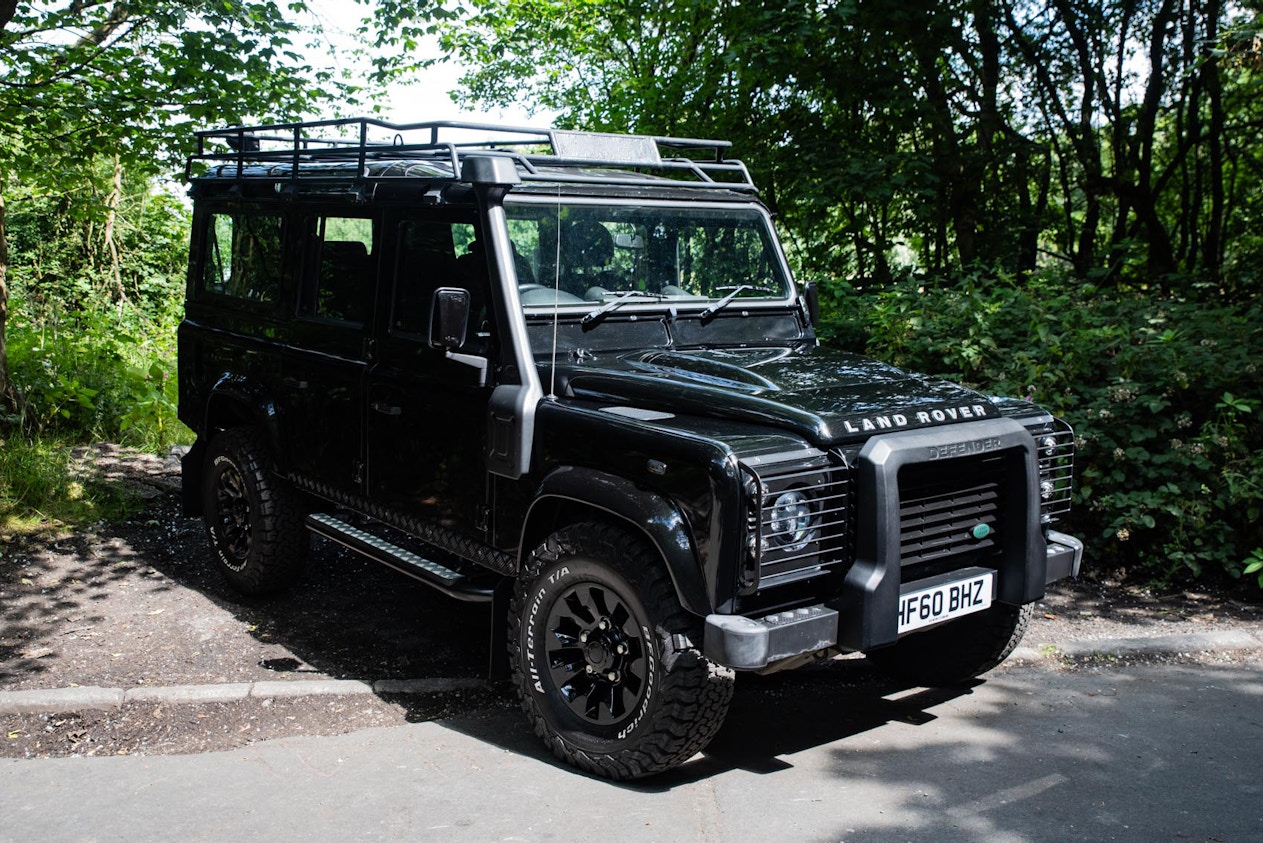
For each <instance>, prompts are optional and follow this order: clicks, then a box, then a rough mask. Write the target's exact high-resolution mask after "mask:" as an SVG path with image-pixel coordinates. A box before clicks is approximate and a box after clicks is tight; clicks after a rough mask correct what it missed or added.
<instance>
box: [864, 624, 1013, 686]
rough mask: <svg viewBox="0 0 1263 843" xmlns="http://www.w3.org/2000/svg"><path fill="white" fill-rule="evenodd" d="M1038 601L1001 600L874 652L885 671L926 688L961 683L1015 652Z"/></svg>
mask: <svg viewBox="0 0 1263 843" xmlns="http://www.w3.org/2000/svg"><path fill="white" fill-rule="evenodd" d="M1033 611H1034V604H1032V603H1027V604H1026V605H1025V606H1009V605H1005V604H1003V603H996V604H993V605H992V606H991V608H990V609H987V610H986V611H984V612H979V613H978V614H975V615H968V616H966V617H963V618H960V619H958V620H954V621H951V622H950V623H946V624H944V625H943V626H940V627H937V628H935V629H928V630H926V631H924V632H917V633H913V634H912V635H909V636H907V637H905V638H901V639H900V640H899V641H898V642H897V643H895V644H894V645H893V646H890V647H884V648H882V649H880V650H874V651H872V652H871V653H868V660H869V661H870V662H871V663H872V664H873V666H874V667H876V668H877V669H878V670H880V671H881V672H883V673H885V674H886V675H887V676H891V677H893V678H895V679H898V680H900V681H903V682H909V683H911V684H914V685H922V686H926V687H943V686H951V685H959V684H961V683H962V682H967V681H969V680H970V679H973V678H974V677H976V676H980V675H982V674H984V673H986V672H987V671H988V670H991V669H992V668H993V667H995V666H996V665H998V664H999V663H1000V662H1002V661H1004V660H1005V659H1007V658H1008V657H1009V653H1012V652H1013V650H1014V648H1016V647H1017V645H1018V644H1019V643H1020V642H1021V640H1022V636H1023V635H1025V634H1026V627H1027V626H1029V625H1030V622H1031V613H1032V612H1033Z"/></svg>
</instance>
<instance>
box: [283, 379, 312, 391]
mask: <svg viewBox="0 0 1263 843" xmlns="http://www.w3.org/2000/svg"><path fill="white" fill-rule="evenodd" d="M281 384H282V385H284V386H288V387H289V388H290V389H306V388H307V381H305V380H300V379H298V378H294V377H284V378H281Z"/></svg>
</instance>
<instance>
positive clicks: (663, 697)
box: [509, 523, 733, 779]
mask: <svg viewBox="0 0 1263 843" xmlns="http://www.w3.org/2000/svg"><path fill="white" fill-rule="evenodd" d="M700 634H701V631H700V626H699V625H698V623H697V621H696V619H695V618H693V617H692V616H691V615H690V614H689V613H687V612H685V611H684V610H683V609H682V608H681V606H680V604H679V601H678V599H677V598H676V594H675V589H674V588H673V587H672V585H671V582H670V579H669V578H668V577H667V575H666V572H665V571H664V570H663V569H662V565H661V562H660V561H659V559H658V558H657V556H656V554H654V552H653V551H652V550H651V549H650V548H649V547H647V546H646V545H645V544H644V543H643V542H641V541H639V540H638V539H637V538H635V537H634V536H632V535H631V534H629V533H626V532H624V531H623V530H621V529H619V528H617V527H614V526H611V525H606V524H600V523H586V524H576V525H573V526H571V527H568V528H566V529H564V530H561V531H560V532H558V533H555V534H553V535H552V536H550V537H549V538H548V540H547V541H545V542H544V543H543V544H542V545H540V546H539V547H538V548H537V549H536V550H535V551H534V552H533V553H532V554H531V556H530V559H529V560H528V562H527V566H526V568H525V570H523V572H522V576H521V578H520V579H519V581H518V586H517V590H516V593H515V595H514V601H513V605H512V606H511V608H510V628H509V650H510V656H511V661H512V666H513V674H514V677H513V678H514V684H515V686H516V688H517V692H518V697H519V699H520V700H521V703H522V707H523V709H524V710H525V711H526V714H527V716H528V717H529V718H530V720H531V722H532V724H533V725H534V727H535V733H536V734H538V735H539V736H540V737H541V738H543V739H544V743H545V744H547V745H548V747H549V748H550V749H551V750H552V751H553V753H554V754H555V755H556V756H557V757H559V758H561V759H562V760H564V761H566V762H567V763H570V764H573V765H574V766H576V767H579V768H580V769H583V770H586V771H588V772H590V773H596V774H598V775H601V776H606V777H608V778H612V779H632V778H639V777H641V776H647V775H650V774H653V773H658V772H662V771H664V770H668V769H670V768H672V767H675V766H678V765H680V764H682V763H684V762H685V761H687V760H688V759H689V758H691V757H692V756H693V755H694V754H696V753H697V752H698V751H699V750H701V749H702V747H704V746H705V745H706V744H707V743H709V742H710V740H711V738H712V737H714V735H715V733H716V732H717V731H718V730H719V727H720V725H721V724H722V722H723V719H724V715H725V714H726V713H727V711H728V703H729V701H730V699H731V698H732V683H733V680H732V674H731V672H730V671H727V670H725V669H722V668H719V667H717V666H715V665H713V664H711V663H710V662H709V661H707V660H706V659H705V658H704V657H703V656H702V655H701V653H700V652H699V651H698V649H697V644H695V643H694V642H698V643H700V640H701V639H700Z"/></svg>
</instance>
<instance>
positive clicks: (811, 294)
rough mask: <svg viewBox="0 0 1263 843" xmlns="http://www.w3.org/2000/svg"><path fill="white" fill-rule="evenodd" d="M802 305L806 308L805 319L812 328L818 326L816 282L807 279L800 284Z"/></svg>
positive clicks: (818, 297)
mask: <svg viewBox="0 0 1263 843" xmlns="http://www.w3.org/2000/svg"><path fill="white" fill-rule="evenodd" d="M802 299H803V306H804V307H806V308H807V321H808V322H810V323H811V327H812V328H819V327H820V290H819V289H818V288H817V287H816V282H814V281H808V282H807V283H805V284H803V286H802Z"/></svg>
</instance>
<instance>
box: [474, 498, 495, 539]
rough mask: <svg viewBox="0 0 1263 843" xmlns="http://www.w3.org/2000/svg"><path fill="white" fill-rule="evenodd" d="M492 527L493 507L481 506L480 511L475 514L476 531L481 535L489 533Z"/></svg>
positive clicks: (479, 506)
mask: <svg viewBox="0 0 1263 843" xmlns="http://www.w3.org/2000/svg"><path fill="white" fill-rule="evenodd" d="M490 526H491V507H489V506H487V505H486V504H479V505H478V511H477V512H476V513H474V529H476V530H478V531H479V532H481V533H485V532H487V530H488V529H489V528H490Z"/></svg>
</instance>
